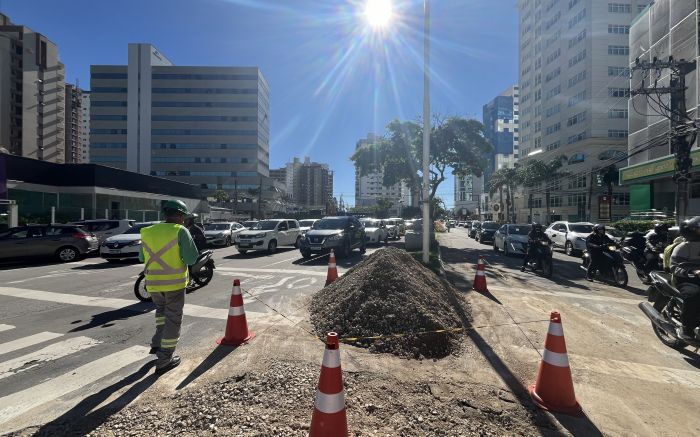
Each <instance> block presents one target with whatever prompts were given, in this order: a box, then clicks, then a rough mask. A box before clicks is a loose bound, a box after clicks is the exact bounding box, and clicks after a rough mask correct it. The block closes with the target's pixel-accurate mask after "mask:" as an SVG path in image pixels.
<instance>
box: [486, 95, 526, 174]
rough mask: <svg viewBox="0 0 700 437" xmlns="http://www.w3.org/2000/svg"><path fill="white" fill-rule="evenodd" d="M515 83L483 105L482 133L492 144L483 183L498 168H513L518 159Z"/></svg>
mask: <svg viewBox="0 0 700 437" xmlns="http://www.w3.org/2000/svg"><path fill="white" fill-rule="evenodd" d="M519 97H520V96H519V90H518V86H517V85H513V86H511V87H509V88H508V89H507V90H505V91H503V92H502V93H501V94H499V95H498V96H496V97H495V98H494V99H493V100H491V101H490V102H488V103H487V104H485V105H484V107H483V123H484V127H485V131H484V135H485V136H486V139H488V140H489V142H490V143H491V145H492V146H493V155H492V156H491V165H490V167H489V168H487V169H486V171H485V172H484V183H485V184H488V181H489V176H490V175H491V174H492V173H493V172H494V171H496V170H498V169H500V168H513V166H514V165H515V162H516V161H517V160H518V152H519V150H518V146H519V137H518V135H519V132H518V121H519V116H520V115H519V113H518V102H519Z"/></svg>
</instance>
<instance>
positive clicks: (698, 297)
mask: <svg viewBox="0 0 700 437" xmlns="http://www.w3.org/2000/svg"><path fill="white" fill-rule="evenodd" d="M680 234H681V236H682V237H683V238H684V239H685V241H684V242H683V243H680V244H679V245H678V246H676V247H675V248H674V249H673V253H672V254H671V273H672V274H673V283H674V285H675V286H676V288H678V291H680V293H681V296H682V298H683V308H682V309H681V323H683V328H682V329H680V330H679V332H678V335H679V336H680V337H682V338H684V339H692V338H693V328H695V327H696V326H698V325H700V277H698V275H696V274H695V273H694V272H696V271H697V270H698V269H700V217H693V218H692V219H689V220H686V221H684V222H683V223H681V226H680ZM684 263H685V265H681V264H684Z"/></svg>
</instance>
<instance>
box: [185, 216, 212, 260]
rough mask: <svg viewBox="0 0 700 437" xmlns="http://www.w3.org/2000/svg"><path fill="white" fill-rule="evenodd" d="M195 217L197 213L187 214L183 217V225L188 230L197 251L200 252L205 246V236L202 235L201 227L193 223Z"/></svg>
mask: <svg viewBox="0 0 700 437" xmlns="http://www.w3.org/2000/svg"><path fill="white" fill-rule="evenodd" d="M197 217H199V216H198V215H197V214H194V213H192V214H189V215H188V216H187V217H186V218H185V227H186V228H187V230H188V231H190V235H192V239H193V240H194V244H195V246H197V251H198V252H199V253H202V251H203V250H204V249H206V248H207V237H205V236H204V231H202V228H200V227H199V226H197V224H196V223H195V219H196V218H197Z"/></svg>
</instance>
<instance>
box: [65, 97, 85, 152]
mask: <svg viewBox="0 0 700 437" xmlns="http://www.w3.org/2000/svg"><path fill="white" fill-rule="evenodd" d="M82 104H83V90H81V89H80V88H78V87H77V86H75V85H71V84H66V124H65V128H66V137H65V138H66V139H65V141H66V142H65V144H66V155H65V160H64V162H65V163H66V164H78V163H81V162H83V147H84V144H83V138H84V137H83V132H82V129H83V127H84V126H83V108H82Z"/></svg>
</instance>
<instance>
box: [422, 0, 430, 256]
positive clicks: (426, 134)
mask: <svg viewBox="0 0 700 437" xmlns="http://www.w3.org/2000/svg"><path fill="white" fill-rule="evenodd" d="M423 9H424V19H425V23H424V27H423V264H428V262H429V261H430V0H424V1H423Z"/></svg>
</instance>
